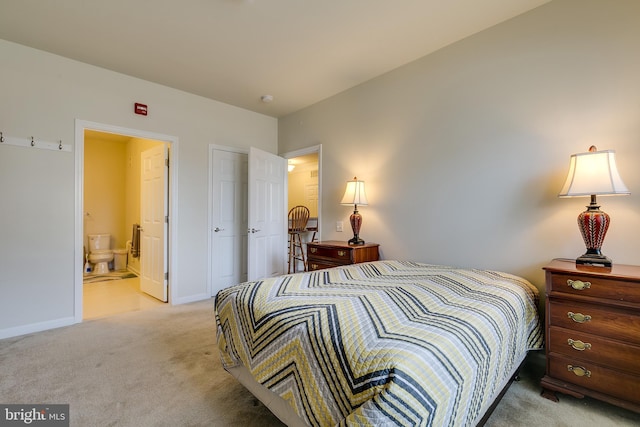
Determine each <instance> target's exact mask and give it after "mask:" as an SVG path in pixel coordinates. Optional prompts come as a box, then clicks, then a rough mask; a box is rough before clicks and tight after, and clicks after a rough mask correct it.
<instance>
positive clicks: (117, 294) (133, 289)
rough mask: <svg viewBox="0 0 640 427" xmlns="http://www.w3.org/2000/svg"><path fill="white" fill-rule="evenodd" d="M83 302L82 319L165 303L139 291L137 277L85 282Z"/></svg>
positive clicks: (143, 308) (144, 308)
mask: <svg viewBox="0 0 640 427" xmlns="http://www.w3.org/2000/svg"><path fill="white" fill-rule="evenodd" d="M83 303H84V305H83V307H82V311H83V316H82V317H83V319H84V320H88V319H96V318H99V317H106V316H110V315H113V314H119V313H125V312H128V311H138V310H146V309H149V308H154V307H159V306H162V305H166V304H165V303H163V302H161V301H158V300H157V299H155V298H153V297H151V296H149V295H147V294H145V293H144V292H142V291H140V279H139V278H137V277H134V278H131V279H121V280H106V281H103V282H94V283H85V284H84V285H83Z"/></svg>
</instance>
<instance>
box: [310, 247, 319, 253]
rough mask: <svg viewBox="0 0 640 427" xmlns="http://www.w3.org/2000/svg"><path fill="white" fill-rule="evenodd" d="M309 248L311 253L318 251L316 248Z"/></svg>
mask: <svg viewBox="0 0 640 427" xmlns="http://www.w3.org/2000/svg"><path fill="white" fill-rule="evenodd" d="M309 250H310V251H311V253H312V254H315V253H316V252H318V248H313V247H311V248H309Z"/></svg>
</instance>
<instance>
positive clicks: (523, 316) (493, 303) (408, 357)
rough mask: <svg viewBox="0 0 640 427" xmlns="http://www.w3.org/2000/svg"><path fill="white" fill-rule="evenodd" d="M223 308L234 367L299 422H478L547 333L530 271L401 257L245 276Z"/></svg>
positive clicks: (222, 296)
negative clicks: (525, 274)
mask: <svg viewBox="0 0 640 427" xmlns="http://www.w3.org/2000/svg"><path fill="white" fill-rule="evenodd" d="M215 316H216V324H217V344H218V348H219V350H220V354H221V358H222V364H223V367H224V368H225V369H226V370H227V371H228V372H230V373H231V374H232V375H234V376H235V377H236V378H237V379H238V381H240V382H241V383H242V384H243V385H244V386H245V387H247V388H248V389H249V390H250V391H251V392H252V393H253V394H254V395H255V396H256V397H257V398H259V399H260V400H261V401H262V402H263V403H264V404H265V405H266V406H267V407H269V409H270V410H271V411H272V412H273V413H274V414H275V415H276V416H277V417H278V418H279V419H280V420H281V421H283V422H284V423H285V424H287V425H288V426H304V425H308V426H335V425H372V426H386V425H416V426H475V425H477V424H478V423H479V422H480V420H482V418H483V416H484V415H485V414H486V413H487V411H488V410H489V408H490V407H491V405H492V403H493V402H494V401H496V399H497V397H498V396H499V395H500V393H501V391H502V390H503V389H504V388H505V386H506V384H508V382H509V380H510V379H511V378H512V377H513V375H514V373H515V371H516V370H517V368H518V367H519V366H520V364H521V363H522V361H523V360H524V358H525V356H526V354H527V352H528V351H529V350H534V349H540V348H541V347H542V342H543V332H542V327H541V324H540V319H539V316H538V291H537V289H536V288H535V287H534V286H533V285H532V284H531V283H529V282H528V281H526V280H525V279H522V278H520V277H517V276H514V275H511V274H507V273H502V272H497V271H488V270H477V269H460V268H452V267H446V266H440V265H430V264H422V263H416V262H407V261H395V260H385V261H375V262H369V263H362V264H354V265H349V266H344V267H336V268H331V269H327V270H319V271H314V272H304V273H297V274H289V275H283V276H278V277H273V278H268V279H263V280H259V281H255V282H246V283H241V284H238V285H235V286H232V287H229V288H226V289H223V290H222V291H220V292H219V293H218V294H217V295H216V298H215Z"/></svg>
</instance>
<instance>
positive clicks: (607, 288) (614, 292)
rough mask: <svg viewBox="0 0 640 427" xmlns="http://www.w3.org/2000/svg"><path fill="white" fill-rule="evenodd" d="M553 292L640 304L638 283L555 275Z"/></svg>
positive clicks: (552, 285) (572, 275)
mask: <svg viewBox="0 0 640 427" xmlns="http://www.w3.org/2000/svg"><path fill="white" fill-rule="evenodd" d="M551 292H552V293H556V292H559V293H567V294H571V295H578V296H583V297H593V298H605V299H610V300H615V301H627V302H632V303H640V285H638V283H637V282H627V281H623V280H612V279H606V278H602V277H589V276H584V275H580V274H562V273H555V274H553V276H552V280H551Z"/></svg>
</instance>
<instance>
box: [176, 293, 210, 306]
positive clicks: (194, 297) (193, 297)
mask: <svg viewBox="0 0 640 427" xmlns="http://www.w3.org/2000/svg"><path fill="white" fill-rule="evenodd" d="M211 298H212V297H211V295H207V294H197V295H189V296H187V297H180V298H176V299H175V300H173V301H172V303H171V304H172V305H180V304H189V303H191V302H198V301H203V300H206V299H211Z"/></svg>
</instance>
